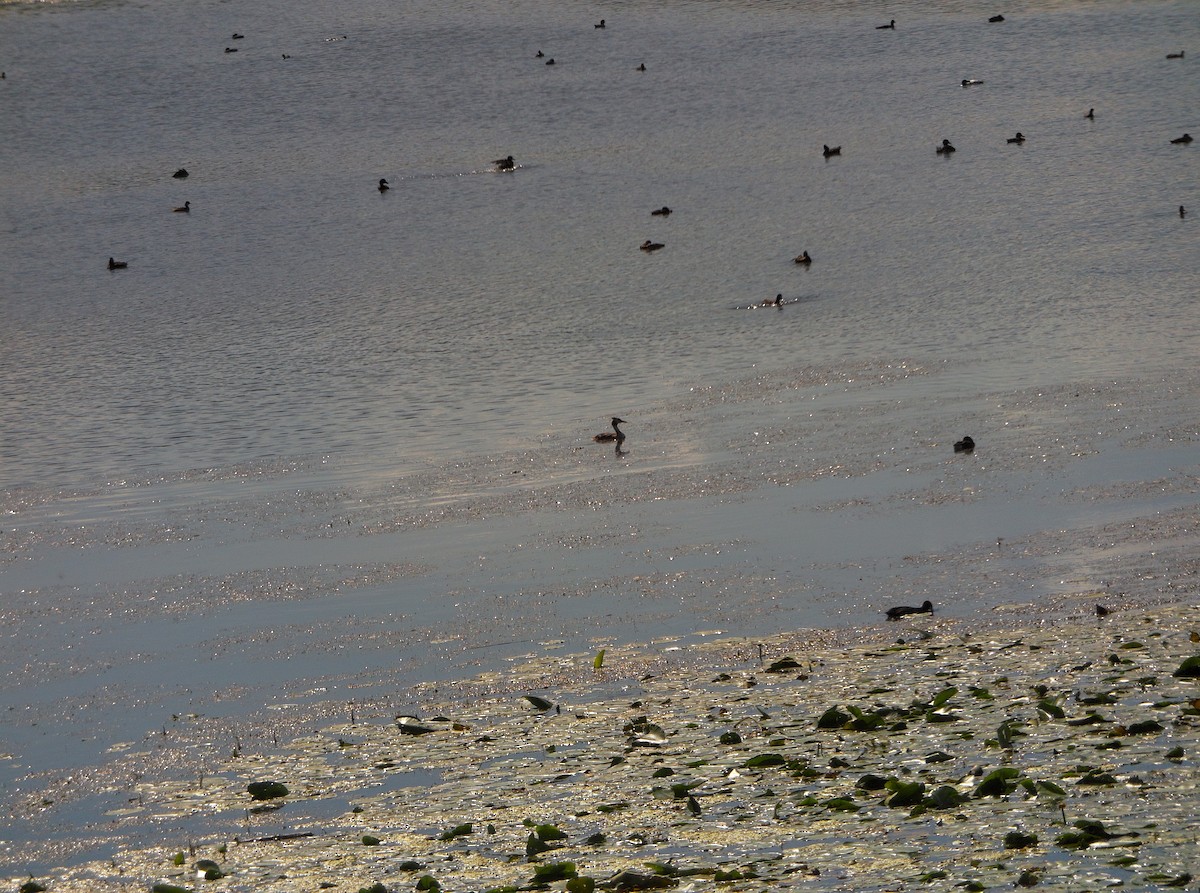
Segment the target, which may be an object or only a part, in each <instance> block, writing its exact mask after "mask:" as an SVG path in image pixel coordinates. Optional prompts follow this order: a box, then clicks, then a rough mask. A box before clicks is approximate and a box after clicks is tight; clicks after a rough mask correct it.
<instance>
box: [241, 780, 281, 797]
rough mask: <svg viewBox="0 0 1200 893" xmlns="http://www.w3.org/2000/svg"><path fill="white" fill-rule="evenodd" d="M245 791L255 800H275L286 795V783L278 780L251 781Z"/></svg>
mask: <svg viewBox="0 0 1200 893" xmlns="http://www.w3.org/2000/svg"><path fill="white" fill-rule="evenodd" d="M246 791H247V792H248V793H249V794H250V796H251V797H253V798H254V799H255V800H275V799H278V798H279V797H286V796H287V795H288V789H287V785H285V784H283V782H279V781H252V782H250V784H248V785H246Z"/></svg>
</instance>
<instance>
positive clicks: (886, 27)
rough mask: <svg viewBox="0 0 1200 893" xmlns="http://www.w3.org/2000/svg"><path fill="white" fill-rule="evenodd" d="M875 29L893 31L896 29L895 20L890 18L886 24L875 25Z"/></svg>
mask: <svg viewBox="0 0 1200 893" xmlns="http://www.w3.org/2000/svg"><path fill="white" fill-rule="evenodd" d="M875 30H876V31H895V30H896V20H895V19H892V20H891V21H890V22H888V23H887V24H886V25H876V26H875Z"/></svg>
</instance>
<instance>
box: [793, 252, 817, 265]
mask: <svg viewBox="0 0 1200 893" xmlns="http://www.w3.org/2000/svg"><path fill="white" fill-rule="evenodd" d="M792 262H793V263H797V264H804V265H805V266H808V265H809V264H811V263H812V258H811V257H809V256H808V251H807V249H806V250H805V252H804V253H803V254H798V255H796V257H795V258H794V259H793V261H792Z"/></svg>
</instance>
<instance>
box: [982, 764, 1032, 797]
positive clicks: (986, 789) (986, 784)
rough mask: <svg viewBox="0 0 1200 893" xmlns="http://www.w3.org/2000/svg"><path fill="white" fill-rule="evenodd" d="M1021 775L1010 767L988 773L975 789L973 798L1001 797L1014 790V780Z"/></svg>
mask: <svg viewBox="0 0 1200 893" xmlns="http://www.w3.org/2000/svg"><path fill="white" fill-rule="evenodd" d="M1020 774H1021V773H1020V772H1018V771H1017V770H1016V769H1014V768H1012V767H1011V766H1003V767H1001V768H999V769H995V770H993V771H992V772H989V773H988V774H987V776H985V777H984V779H983V781H981V782H980V783H979V785H978V786H977V787H976V788H975V797H976V798H979V797H1002V796H1004V795H1005V794H1008V793H1011V792H1012V791H1013V790H1014V789H1015V788H1016V782H1015V781H1014V779H1016V778H1017V777H1018V776H1019V775H1020Z"/></svg>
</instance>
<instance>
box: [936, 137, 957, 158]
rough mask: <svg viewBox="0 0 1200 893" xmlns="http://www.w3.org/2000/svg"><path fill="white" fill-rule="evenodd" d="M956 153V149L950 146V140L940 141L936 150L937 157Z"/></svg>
mask: <svg viewBox="0 0 1200 893" xmlns="http://www.w3.org/2000/svg"><path fill="white" fill-rule="evenodd" d="M957 151H958V150H957V149H955V148H954V147H953V146H952V145H950V140H942V144H941V145H940V146H938V148H937V153H938V154H939V155H949V154H950V153H951V152H957Z"/></svg>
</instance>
